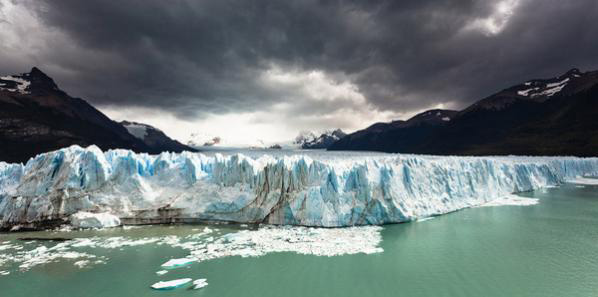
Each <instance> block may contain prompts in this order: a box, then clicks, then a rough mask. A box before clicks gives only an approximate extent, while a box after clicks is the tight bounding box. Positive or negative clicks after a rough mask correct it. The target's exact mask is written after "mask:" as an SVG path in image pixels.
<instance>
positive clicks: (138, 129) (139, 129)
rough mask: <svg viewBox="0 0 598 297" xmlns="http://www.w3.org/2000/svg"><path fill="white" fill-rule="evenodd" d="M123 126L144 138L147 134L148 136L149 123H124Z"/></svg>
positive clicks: (134, 134)
mask: <svg viewBox="0 0 598 297" xmlns="http://www.w3.org/2000/svg"><path fill="white" fill-rule="evenodd" d="M123 126H124V127H125V128H127V131H129V133H131V135H133V136H135V137H137V138H139V139H141V140H143V139H145V136H147V129H148V126H147V125H143V124H139V123H123Z"/></svg>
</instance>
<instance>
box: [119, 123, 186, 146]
mask: <svg viewBox="0 0 598 297" xmlns="http://www.w3.org/2000/svg"><path fill="white" fill-rule="evenodd" d="M120 124H121V125H123V126H124V127H125V128H126V129H127V130H128V131H129V133H131V134H132V135H133V136H135V137H137V138H139V139H141V140H142V141H143V142H144V143H145V144H146V145H147V146H149V147H150V148H153V149H157V150H160V151H171V152H181V151H190V152H195V151H197V150H196V149H194V148H191V147H189V146H186V145H184V144H182V143H180V142H178V141H176V140H174V139H172V138H170V137H168V136H166V134H164V132H162V131H161V130H160V129H157V128H155V127H153V126H150V125H147V124H142V123H137V122H129V121H122V122H120Z"/></svg>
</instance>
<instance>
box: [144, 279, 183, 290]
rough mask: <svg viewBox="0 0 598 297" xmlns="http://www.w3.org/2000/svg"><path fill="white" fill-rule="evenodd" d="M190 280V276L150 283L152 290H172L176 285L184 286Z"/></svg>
mask: <svg viewBox="0 0 598 297" xmlns="http://www.w3.org/2000/svg"><path fill="white" fill-rule="evenodd" d="M190 281H191V279H190V278H181V279H175V280H171V281H165V282H157V283H155V284H153V285H152V289H154V290H173V289H176V288H178V287H181V286H184V285H185V284H187V283H189V282H190Z"/></svg>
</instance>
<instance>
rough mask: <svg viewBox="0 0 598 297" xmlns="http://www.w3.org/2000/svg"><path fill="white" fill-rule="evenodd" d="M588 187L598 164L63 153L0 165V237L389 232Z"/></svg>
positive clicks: (96, 151) (79, 150) (403, 157)
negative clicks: (115, 230)
mask: <svg viewBox="0 0 598 297" xmlns="http://www.w3.org/2000/svg"><path fill="white" fill-rule="evenodd" d="M577 176H598V158H574V157H440V156H418V155H396V154H372V155H359V154H351V153H346V154H343V153H320V155H316V156H309V155H278V156H271V155H261V156H256V157H248V156H245V155H243V154H234V155H229V156H224V155H221V154H215V155H204V154H200V153H188V152H183V153H180V154H173V153H163V154H160V155H147V154H135V153H133V152H131V151H127V150H111V151H107V152H102V151H101V150H100V149H98V148H97V147H95V146H90V147H88V148H81V147H78V146H71V147H69V148H64V149H61V150H58V151H54V152H49V153H45V154H41V155H38V156H37V157H35V158H33V159H31V160H29V161H28V162H27V164H25V165H21V164H6V163H2V162H0V227H2V228H4V229H7V228H11V227H14V226H22V227H29V228H43V227H46V226H49V225H53V224H58V223H64V222H67V221H68V220H69V217H70V216H71V215H73V214H75V213H77V212H79V211H84V212H91V213H110V214H113V215H115V216H117V217H118V218H120V219H121V220H122V222H123V223H124V224H127V223H164V222H188V221H232V222H240V223H270V224H291V225H306V226H325V227H339V226H353V225H370V224H384V223H396V222H405V221H410V220H414V219H417V218H422V217H427V216H431V215H437V214H443V213H447V212H451V211H455V210H458V209H462V208H465V207H471V206H476V205H481V204H483V203H486V202H488V201H492V200H494V199H497V198H499V197H502V196H505V195H507V194H510V193H514V192H521V191H528V190H533V189H537V188H541V187H545V186H553V185H558V184H560V183H562V182H563V181H565V180H566V179H572V178H575V177H577Z"/></svg>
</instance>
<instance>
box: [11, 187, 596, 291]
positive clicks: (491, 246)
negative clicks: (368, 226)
mask: <svg viewBox="0 0 598 297" xmlns="http://www.w3.org/2000/svg"><path fill="white" fill-rule="evenodd" d="M522 196H526V197H532V198H538V199H539V204H537V205H534V206H501V207H480V208H471V209H465V210H461V211H458V212H455V213H451V214H447V215H443V216H439V217H436V218H434V219H431V220H426V221H422V222H412V223H406V224H398V225H388V226H384V227H383V229H382V231H380V232H381V236H382V241H381V242H380V244H379V247H380V248H382V249H383V252H379V253H372V254H362V253H358V254H344V255H340V256H331V257H328V256H315V255H309V254H308V255H301V254H296V253H293V252H280V253H267V254H265V255H263V256H260V257H248V258H243V257H240V256H231V257H221V258H216V259H212V260H207V261H203V262H200V263H194V264H192V265H190V266H187V267H184V268H178V269H174V270H170V271H169V272H168V273H167V274H165V275H161V276H160V275H156V273H155V272H156V271H158V270H161V268H160V265H161V264H162V263H164V262H166V261H167V260H169V259H171V258H181V257H185V256H187V255H188V254H189V251H188V250H185V249H183V248H180V247H175V246H172V245H169V244H156V243H148V244H140V245H135V246H123V247H120V248H111V249H106V248H101V247H89V248H83V249H80V250H81V251H82V252H88V253H89V254H92V255H94V256H96V257H97V258H95V259H91V260H92V261H95V260H98V261H103V262H105V263H98V264H90V265H87V266H84V267H82V268H79V267H77V266H75V265H73V263H74V262H75V261H78V260H81V259H60V260H59V261H57V262H56V263H49V264H43V265H37V266H34V267H33V268H31V269H30V270H28V271H23V272H20V271H19V269H18V268H17V267H14V266H15V264H8V265H5V266H2V267H0V270H6V271H9V272H10V274H8V275H6V276H0V288H1V292H2V294H1V295H2V296H13V297H19V296H52V297H55V296H78V297H84V296H110V297H113V296H262V297H263V296H276V297H279V296H288V297H291V296H302V297H304V296H401V295H405V296H435V297H437V296H476V297H477V296H501V297H502V296H597V295H598V282H597V281H596V280H598V187H597V186H584V187H579V186H575V185H569V184H567V185H563V186H561V187H558V188H551V189H544V190H539V191H535V192H531V193H525V194H522ZM204 228H205V226H197V225H195V226H189V225H187V226H150V227H143V228H135V229H129V230H123V229H122V228H118V229H113V230H101V231H84V232H79V231H77V232H32V233H17V234H2V235H0V244H2V242H8V243H4V244H5V245H6V244H13V243H15V244H18V245H22V246H24V247H25V248H26V249H32V248H34V247H37V246H39V245H47V246H48V247H51V246H53V245H56V244H60V243H56V242H40V241H36V242H33V243H29V244H25V242H23V241H18V240H17V238H20V237H69V238H72V237H91V236H96V237H102V238H104V237H105V238H109V237H115V236H125V237H126V238H129V239H141V238H154V237H164V236H170V235H172V236H177V237H181V238H182V237H185V236H189V235H191V234H197V233H198V232H203V230H204ZM210 228H212V229H214V230H215V231H214V232H213V233H211V234H210V235H206V236H214V235H215V236H219V235H222V234H229V233H236V232H238V231H239V230H244V229H247V228H249V229H250V228H251V226H248V227H240V226H216V227H213V226H211V227H210ZM376 232H377V231H376ZM13 252H15V251H12V250H5V251H0V253H5V255H7V254H10V253H13ZM186 277H190V278H193V279H196V278H207V279H208V283H209V285H208V286H207V287H205V288H203V289H200V290H197V291H196V290H188V289H187V288H180V289H176V290H173V291H154V290H151V289H150V288H149V286H150V285H151V284H153V283H154V282H157V281H160V280H171V279H175V278H186Z"/></svg>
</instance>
